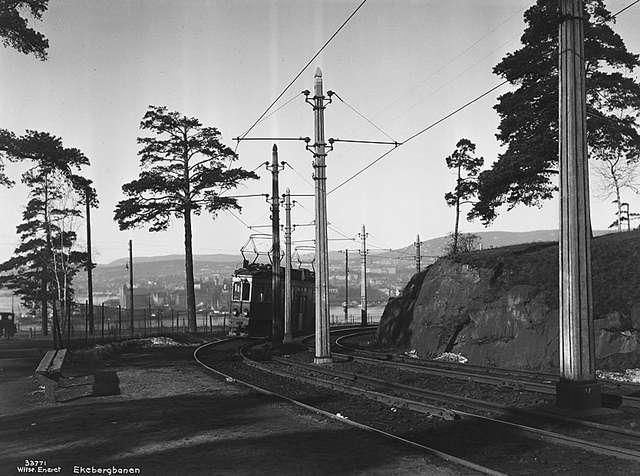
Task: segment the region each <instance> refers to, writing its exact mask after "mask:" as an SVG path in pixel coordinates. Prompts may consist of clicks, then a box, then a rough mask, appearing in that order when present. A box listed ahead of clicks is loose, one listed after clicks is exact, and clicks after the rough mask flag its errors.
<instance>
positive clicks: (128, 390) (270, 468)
mask: <svg viewBox="0 0 640 476" xmlns="http://www.w3.org/2000/svg"><path fill="white" fill-rule="evenodd" d="M190 354H191V351H189V350H186V349H185V350H184V351H176V350H172V351H171V352H169V353H163V352H161V351H149V352H148V353H144V354H126V355H123V356H122V357H121V358H120V359H119V360H118V361H117V362H113V364H112V369H113V370H117V372H118V376H119V378H120V389H121V395H117V396H111V397H94V398H91V399H81V400H77V401H75V402H71V403H66V404H47V403H45V402H44V401H43V400H42V396H41V394H39V393H38V392H37V386H36V385H35V384H34V383H32V382H30V381H29V380H28V379H27V378H26V377H23V379H22V380H20V379H18V380H14V381H12V382H13V383H12V382H6V381H1V382H0V395H6V394H7V391H11V392H14V393H15V392H20V391H22V392H24V395H22V397H24V398H23V399H22V404H21V405H18V406H16V405H15V402H16V401H19V399H18V398H17V396H16V395H12V402H13V404H12V405H10V406H7V405H4V406H3V408H4V411H3V412H2V413H1V414H0V474H2V475H5V474H6V475H12V474H18V472H17V469H16V468H17V466H22V465H24V460H25V459H28V460H44V461H46V464H47V467H49V468H52V469H57V467H61V472H60V473H57V474H73V467H74V466H85V467H86V466H93V467H95V468H102V467H104V468H112V467H113V466H115V467H116V468H139V469H140V473H139V474H145V475H163V474H181V475H182V474H184V475H192V474H261V475H263V474H278V475H281V474H296V475H300V474H305V475H306V474H332V475H334V474H379V475H387V474H455V473H454V472H452V471H451V470H448V469H447V465H446V464H443V463H442V461H440V460H438V459H437V458H432V457H430V456H428V455H425V454H424V453H422V452H420V451H418V450H413V449H408V448H406V447H404V446H401V445H398V444H395V443H390V442H389V441H388V440H386V439H384V438H382V437H379V436H376V435H372V434H369V433H367V432H364V431H361V430H357V429H354V428H352V427H349V426H346V425H343V424H341V423H339V422H335V421H333V420H328V419H325V418H322V417H318V416H316V415H313V414H310V413H308V412H306V411H304V410H301V409H299V408H298V407H295V406H293V405H289V404H284V403H282V402H280V401H276V400H274V399H273V398H270V397H265V396H263V395H260V394H257V393H255V392H253V391H249V390H246V389H244V388H241V387H238V386H236V385H234V384H229V383H227V382H224V381H221V380H219V379H217V378H215V377H213V376H211V375H209V374H207V373H205V372H204V371H203V370H201V369H199V368H198V367H196V365H195V364H194V363H193V362H192V361H191V360H190ZM16 382H20V383H22V386H20V385H17V384H16ZM27 382H29V384H30V385H31V386H29V385H26V383H27ZM34 391H35V393H33V392H34ZM3 392H4V393H3ZM4 402H5V403H6V402H7V401H6V400H5V401H4ZM114 474H115V473H114Z"/></svg>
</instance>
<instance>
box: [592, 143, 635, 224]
mask: <svg viewBox="0 0 640 476" xmlns="http://www.w3.org/2000/svg"><path fill="white" fill-rule="evenodd" d="M598 159H599V160H598V162H596V165H595V167H594V168H593V170H594V174H595V176H596V177H597V179H598V188H599V190H598V194H599V195H600V196H601V197H602V198H611V197H615V200H614V201H613V203H615V204H616V208H617V212H616V216H617V220H616V221H615V222H614V223H613V224H612V225H611V226H616V225H617V228H618V231H622V221H623V220H625V219H628V218H630V217H626V218H625V217H623V216H622V204H623V202H622V191H623V190H630V191H632V192H634V193H639V192H640V187H639V186H638V173H639V172H640V163H639V162H637V161H633V160H629V157H627V156H625V155H624V154H623V153H622V151H620V150H617V151H616V152H614V153H612V154H606V155H605V154H602V155H600V156H599V157H598Z"/></svg>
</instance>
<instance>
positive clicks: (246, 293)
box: [242, 281, 251, 301]
mask: <svg viewBox="0 0 640 476" xmlns="http://www.w3.org/2000/svg"><path fill="white" fill-rule="evenodd" d="M250 291H251V283H250V282H249V281H242V300H243V301H250V300H251V298H250V296H251V293H250Z"/></svg>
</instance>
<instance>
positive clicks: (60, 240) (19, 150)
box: [0, 131, 97, 346]
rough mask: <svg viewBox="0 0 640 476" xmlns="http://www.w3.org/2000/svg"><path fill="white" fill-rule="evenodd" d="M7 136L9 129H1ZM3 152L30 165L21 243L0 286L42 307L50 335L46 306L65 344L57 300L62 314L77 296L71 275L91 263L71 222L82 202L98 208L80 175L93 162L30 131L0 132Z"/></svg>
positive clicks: (19, 229) (19, 228)
mask: <svg viewBox="0 0 640 476" xmlns="http://www.w3.org/2000/svg"><path fill="white" fill-rule="evenodd" d="M3 132H6V131H3ZM0 137H4V139H5V141H3V142H0V154H1V155H2V156H3V157H5V158H8V159H9V160H12V161H23V162H27V163H28V164H29V166H28V169H27V170H26V172H24V173H23V174H22V178H21V181H22V183H23V184H24V185H25V186H26V187H27V189H28V190H29V202H28V203H27V205H26V207H25V210H24V212H23V216H22V218H23V221H22V223H21V224H19V225H18V226H17V227H16V231H17V233H18V235H19V238H20V244H19V245H18V247H17V248H16V249H15V252H14V256H13V257H12V258H10V259H9V260H8V261H6V262H4V263H2V264H0V271H1V272H2V275H1V277H0V284H2V285H3V286H6V287H8V288H9V289H12V290H14V291H15V292H16V293H17V294H18V295H19V296H21V298H22V301H23V302H24V303H25V304H26V305H28V306H35V305H36V303H37V305H38V306H39V307H40V311H41V313H42V332H43V333H44V334H47V333H48V308H49V304H50V305H51V309H52V314H53V321H52V322H53V335H54V343H55V344H56V346H59V345H60V344H61V337H62V336H61V329H60V321H59V316H58V307H57V301H60V302H62V303H63V313H64V310H66V306H68V305H69V302H70V300H71V299H72V297H73V286H72V282H73V277H74V276H75V274H76V273H77V272H78V271H79V270H80V268H81V267H83V266H86V265H87V262H86V260H87V257H86V253H84V252H79V251H76V250H74V249H73V245H74V243H75V241H76V238H77V237H76V233H75V230H74V227H73V225H72V224H71V223H70V221H73V220H75V219H77V218H79V217H80V215H81V211H80V210H81V209H82V203H83V201H84V200H86V199H88V200H90V201H91V204H92V206H95V205H96V204H97V197H96V193H95V190H94V189H93V188H92V186H91V182H90V181H89V180H88V179H86V178H84V177H82V176H81V175H80V174H79V173H78V172H79V171H80V169H81V167H82V166H86V165H89V160H88V159H87V158H86V157H85V156H84V154H82V152H80V151H79V150H78V149H74V148H65V147H64V146H63V145H62V140H61V139H60V138H58V137H55V136H52V135H50V134H48V133H43V132H35V131H27V132H26V134H25V135H23V136H22V137H16V136H15V135H13V134H6V133H5V134H0Z"/></svg>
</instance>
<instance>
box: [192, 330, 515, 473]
mask: <svg viewBox="0 0 640 476" xmlns="http://www.w3.org/2000/svg"><path fill="white" fill-rule="evenodd" d="M247 340H248V339H245V338H229V339H222V340H219V341H215V342H209V343H207V344H204V345H202V346H200V347H198V348H197V349H195V350H194V352H193V357H194V359H195V361H196V362H197V363H198V364H199V365H200V366H202V367H203V368H205V369H206V370H208V371H209V372H211V373H213V374H215V375H217V376H219V377H222V378H224V379H226V380H227V381H229V382H233V383H238V384H240V385H243V386H245V387H248V388H251V389H253V390H255V391H257V392H260V393H262V394H265V395H269V396H273V397H276V398H278V399H280V400H283V401H286V402H289V403H291V404H294V405H296V406H298V407H301V408H304V409H306V410H308V411H310V412H313V413H316V414H318V415H322V416H324V417H327V418H330V419H332V420H337V421H340V422H341V423H343V424H347V425H350V426H353V427H356V428H359V429H362V430H365V431H369V432H372V433H376V434H379V435H382V436H384V437H386V438H388V439H390V440H393V441H396V442H399V443H402V444H404V445H407V446H410V447H413V448H418V449H420V450H423V451H425V452H427V453H429V454H431V455H434V456H437V457H439V458H442V459H443V460H445V461H448V462H450V463H454V464H456V465H459V466H461V467H462V468H465V472H467V473H469V472H471V473H470V474H474V473H477V474H486V475H492V476H506V475H505V473H501V472H499V471H495V470H493V469H491V468H488V467H485V466H482V465H479V464H476V463H473V462H471V461H468V460H465V459H463V458H458V457H456V456H454V455H451V454H448V453H445V452H442V451H439V450H437V449H435V448H432V447H429V446H426V445H423V444H421V443H419V442H417V441H413V440H411V439H408V438H404V437H402V436H400V435H396V434H393V433H390V432H387V431H384V430H382V429H379V428H376V427H374V426H371V425H367V424H364V423H359V422H357V421H354V420H351V419H346V418H344V417H341V416H338V415H336V414H334V413H331V412H328V411H325V410H323V409H321V408H319V407H318V406H315V405H311V404H309V403H305V402H303V401H301V400H298V399H295V398H292V397H290V396H287V395H285V394H283V393H279V392H276V391H273V390H269V389H267V388H265V386H263V385H255V384H253V383H251V382H249V381H247V380H243V379H238V378H237V377H236V376H233V375H230V374H229V373H226V372H223V371H221V370H219V369H216V368H215V367H214V365H215V363H214V362H211V361H210V359H207V358H202V356H201V354H202V351H204V350H205V349H210V348H212V347H214V346H215V347H216V350H217V351H218V352H219V353H222V354H223V355H225V356H226V358H227V359H228V358H229V357H228V351H229V349H228V348H229V347H231V348H232V349H236V350H238V351H239V353H238V355H239V356H240V358H241V359H242V360H243V361H244V362H245V363H249V364H252V363H253V362H254V361H252V360H251V359H248V358H247V357H246V355H245V354H244V352H242V348H241V347H243V346H244V347H246V341H247ZM223 358H224V357H223ZM231 360H235V359H233V358H232V359H231Z"/></svg>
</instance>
